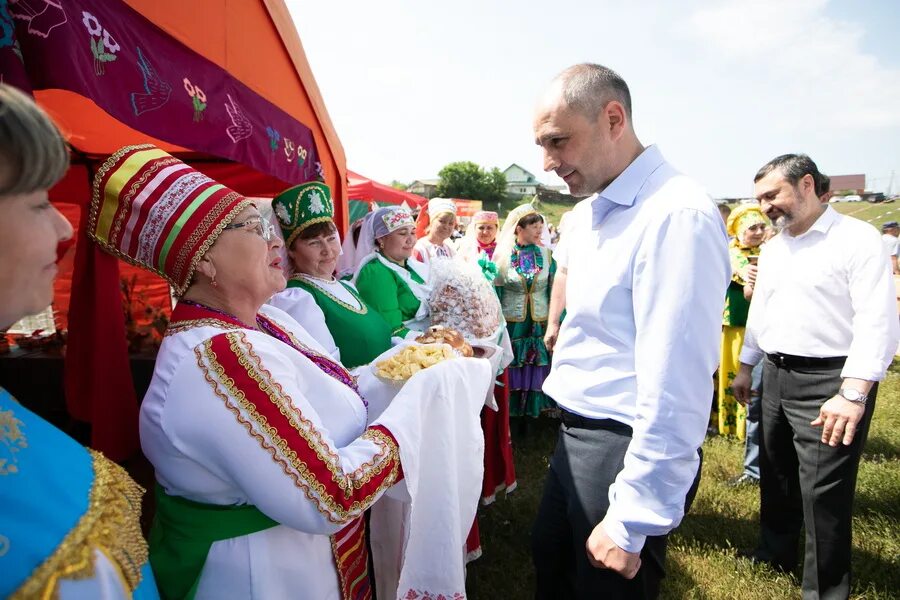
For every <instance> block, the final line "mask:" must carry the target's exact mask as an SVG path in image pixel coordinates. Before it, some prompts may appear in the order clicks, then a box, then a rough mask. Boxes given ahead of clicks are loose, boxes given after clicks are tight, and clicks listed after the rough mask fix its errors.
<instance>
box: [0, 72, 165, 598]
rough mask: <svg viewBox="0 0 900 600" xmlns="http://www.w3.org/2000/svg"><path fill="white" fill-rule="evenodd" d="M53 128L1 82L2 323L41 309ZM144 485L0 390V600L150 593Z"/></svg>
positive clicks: (57, 138)
mask: <svg viewBox="0 0 900 600" xmlns="http://www.w3.org/2000/svg"><path fill="white" fill-rule="evenodd" d="M68 163H69V158H68V151H67V149H66V145H65V142H64V141H63V138H62V136H61V135H60V133H59V131H58V130H57V129H56V127H55V126H54V125H53V123H52V122H51V121H50V119H49V118H48V117H47V115H46V114H44V113H43V112H42V111H41V110H40V109H39V108H38V107H37V106H36V105H35V104H34V102H33V101H32V100H31V99H30V98H28V97H27V96H25V95H24V94H22V93H21V92H19V91H17V90H15V89H14V88H12V87H10V86H7V85H3V84H0V329H5V328H6V327H8V326H9V325H11V324H12V323H14V322H16V321H18V320H19V319H20V318H22V317H24V316H26V315H30V314H35V313H38V312H40V311H41V310H43V309H44V308H46V307H47V306H49V305H50V302H51V300H52V299H53V279H54V277H55V275H56V250H57V246H58V244H59V243H60V242H62V241H65V240H67V239H69V238H71V236H72V227H71V225H70V224H69V222H68V221H66V219H65V217H63V216H62V215H61V214H60V213H59V212H57V210H56V209H55V208H54V207H53V206H52V205H51V204H50V203H49V201H48V198H47V190H48V189H49V188H51V187H52V186H53V185H54V184H55V183H56V182H57V181H58V180H59V179H60V178H62V176H63V175H64V174H65V172H66V169H67V168H68ZM143 491H144V490H143V489H141V487H140V486H138V485H137V484H136V483H134V481H132V480H131V478H130V477H129V476H128V475H127V474H126V473H125V471H124V470H123V469H122V468H121V467H119V466H118V465H117V464H115V463H113V462H112V461H110V460H108V459H106V458H104V457H103V456H102V455H101V454H99V453H97V452H94V451H92V450H88V449H85V448H84V447H83V446H81V445H79V444H78V443H77V442H76V441H75V440H73V439H72V438H70V437H68V436H67V435H66V434H64V433H63V432H61V431H60V430H58V429H56V428H55V427H53V426H52V425H50V424H49V423H47V422H46V421H44V420H43V419H41V418H40V417H38V416H37V415H35V414H34V413H32V412H31V411H29V410H28V409H26V408H24V407H23V406H21V405H20V404H19V403H17V402H16V401H15V399H13V398H12V397H11V396H10V395H9V393H8V392H6V391H5V390H3V389H2V388H0V507H2V510H0V597H2V598H16V599H17V598H23V599H24V598H59V599H60V600H69V599H72V598H78V599H81V598H84V599H88V598H90V599H92V600H93V599H106V598H136V599H145V598H158V597H159V596H158V594H157V591H156V585H155V584H154V581H153V575H152V573H151V572H150V567H149V564H148V562H147V543H146V542H145V540H144V538H143V537H142V536H141V527H140V511H141V496H142V495H143Z"/></svg>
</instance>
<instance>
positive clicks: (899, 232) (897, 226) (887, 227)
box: [881, 221, 900, 275]
mask: <svg viewBox="0 0 900 600" xmlns="http://www.w3.org/2000/svg"><path fill="white" fill-rule="evenodd" d="M898 236H900V223H897V221H888V222H887V223H883V224H882V225H881V241H882V242H884V247H885V248H886V249H887V253H888V257H889V258H890V259H891V271H892V272H893V273H894V275H900V266H898V265H897V257H900V239H897V238H898Z"/></svg>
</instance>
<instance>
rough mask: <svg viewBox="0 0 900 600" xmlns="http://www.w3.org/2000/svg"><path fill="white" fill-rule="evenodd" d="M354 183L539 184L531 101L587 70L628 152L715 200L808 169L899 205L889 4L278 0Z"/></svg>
mask: <svg viewBox="0 0 900 600" xmlns="http://www.w3.org/2000/svg"><path fill="white" fill-rule="evenodd" d="M287 3H288V6H289V8H290V10H291V14H292V15H293V17H294V21H295V23H296V25H297V29H298V31H299V32H300V38H301V40H302V41H303V45H304V48H305V50H306V53H307V57H308V59H309V62H310V64H311V65H312V70H313V73H314V75H315V77H316V80H317V82H318V84H319V87H320V88H321V90H322V94H323V95H324V98H325V103H326V105H327V107H328V110H329V113H330V115H331V118H332V120H333V121H334V124H335V127H336V128H337V131H338V135H339V136H340V138H341V141H342V143H343V145H344V150H345V151H346V153H347V162H348V165H349V167H350V168H351V169H353V170H356V171H359V172H360V173H363V174H364V175H366V176H368V177H371V178H373V179H376V180H379V181H383V182H390V181H391V180H392V179H398V180H401V181H406V182H409V181H412V180H413V179H420V178H429V177H436V176H437V172H438V171H439V170H440V168H441V167H442V166H443V165H445V164H446V163H448V162H452V161H457V160H472V161H475V162H477V163H479V164H481V165H483V166H486V167H493V166H496V167H500V168H501V169H503V168H505V167H507V166H508V165H509V164H510V163H513V162H515V163H518V164H520V165H522V166H523V167H525V168H526V169H528V170H530V171H532V172H533V173H535V174H536V175H537V176H538V179H541V180H543V181H545V182H546V183H551V184H557V183H562V182H561V180H559V179H558V178H556V176H555V175H553V174H546V173H543V172H542V170H541V158H540V153H539V151H538V148H537V147H536V146H535V145H534V141H533V136H532V131H531V116H532V110H533V107H534V103H535V100H536V98H537V96H538V94H539V93H540V92H541V90H542V89H543V87H544V86H545V85H546V83H547V82H548V81H549V80H550V79H551V78H552V77H553V76H554V75H555V74H556V73H557V72H558V71H560V70H562V69H563V68H565V67H566V66H568V65H570V64H574V63H577V62H585V61H589V62H599V63H601V64H605V65H607V66H609V67H612V68H613V69H615V70H616V71H618V72H619V73H620V74H621V75H622V76H623V77H624V78H625V80H626V81H627V82H628V84H629V86H630V87H631V92H632V96H633V100H634V121H635V129H636V130H637V133H638V137H639V138H640V139H641V141H642V142H644V143H645V144H649V143H656V144H659V146H660V148H661V149H662V151H663V153H664V154H665V155H666V156H667V158H668V159H669V160H670V161H671V162H673V163H674V164H675V165H676V166H677V167H678V168H680V169H681V170H682V171H684V172H686V173H688V174H690V175H692V176H694V177H695V178H697V179H698V180H700V181H702V182H703V183H704V184H705V185H706V187H707V188H708V189H709V191H710V193H711V194H712V195H714V196H716V197H724V196H745V195H748V194H749V193H750V192H751V191H752V183H751V182H752V177H753V174H754V173H755V172H756V169H757V168H758V167H759V166H761V165H762V164H763V163H765V162H766V161H767V160H768V159H770V158H772V157H774V156H776V155H778V154H782V153H785V152H797V151H800V152H806V153H808V154H810V155H811V156H812V157H813V159H814V160H815V161H816V162H817V163H818V164H819V168H820V169H821V170H822V171H823V172H826V173H829V174H832V175H837V174H844V173H860V172H863V173H866V175H867V185H868V187H869V188H870V189H875V190H879V191H882V190H884V189H885V188H887V186H888V184H889V180H890V177H891V172H892V171H896V174H895V177H894V181H893V191H894V192H895V193H896V192H898V191H900V37H898V36H897V30H898V28H900V2H897V1H896V0H852V1H851V0H832V1H830V2H829V1H828V0H758V1H754V2H747V1H745V0H681V1H679V2H668V1H664V0H658V1H651V0H640V1H634V2H621V1H618V0H581V1H575V0H555V1H553V2H551V1H550V0H544V1H543V2H540V1H536V0H520V1H518V2H509V1H507V2H501V1H499V0H454V1H453V2H446V1H445V2H429V1H428V0H382V1H381V2H372V1H371V0H369V1H362V0H338V1H327V0H287Z"/></svg>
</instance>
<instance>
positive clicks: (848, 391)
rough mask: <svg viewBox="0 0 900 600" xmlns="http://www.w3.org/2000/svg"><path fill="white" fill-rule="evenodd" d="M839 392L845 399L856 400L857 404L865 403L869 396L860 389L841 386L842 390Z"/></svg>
mask: <svg viewBox="0 0 900 600" xmlns="http://www.w3.org/2000/svg"><path fill="white" fill-rule="evenodd" d="M838 394H839V395H840V396H841V398H843V399H844V400H849V401H850V402H856V403H857V404H865V403H866V400H867V399H868V396H866V394H863V393H862V392H861V391H859V390H854V389H852V388H841V391H839V392H838Z"/></svg>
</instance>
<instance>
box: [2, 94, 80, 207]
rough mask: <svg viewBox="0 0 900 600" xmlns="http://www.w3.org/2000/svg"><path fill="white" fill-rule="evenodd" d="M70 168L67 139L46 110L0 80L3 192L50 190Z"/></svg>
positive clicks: (6, 193) (23, 192) (13, 193)
mask: <svg viewBox="0 0 900 600" xmlns="http://www.w3.org/2000/svg"><path fill="white" fill-rule="evenodd" d="M68 168H69V151H68V149H67V147H66V142H65V140H64V139H63V136H62V134H61V133H60V132H59V129H57V128H56V125H54V124H53V121H51V120H50V117H48V116H47V113H45V112H44V111H43V110H41V108H39V107H38V105H37V104H35V103H34V100H32V99H31V98H29V97H28V96H26V95H25V94H23V93H22V92H20V91H19V90H17V89H16V88H14V87H12V86H11V85H8V84H3V83H0V196H7V195H10V196H11V195H18V194H30V193H33V192H37V191H40V190H48V189H50V188H51V187H53V186H54V185H55V184H56V182H57V181H59V180H60V179H62V177H63V175H65V174H66V169H68Z"/></svg>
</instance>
